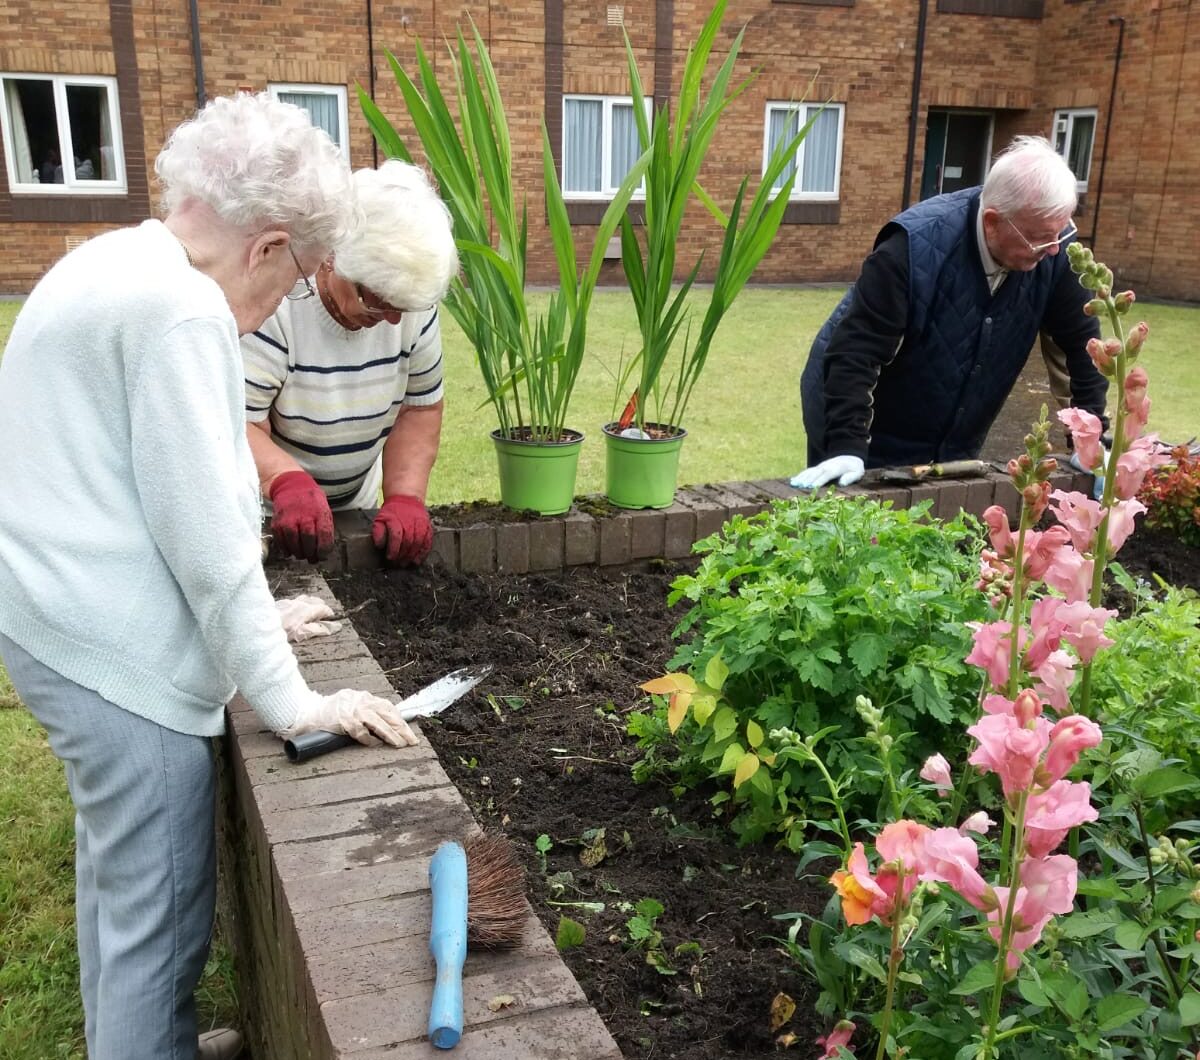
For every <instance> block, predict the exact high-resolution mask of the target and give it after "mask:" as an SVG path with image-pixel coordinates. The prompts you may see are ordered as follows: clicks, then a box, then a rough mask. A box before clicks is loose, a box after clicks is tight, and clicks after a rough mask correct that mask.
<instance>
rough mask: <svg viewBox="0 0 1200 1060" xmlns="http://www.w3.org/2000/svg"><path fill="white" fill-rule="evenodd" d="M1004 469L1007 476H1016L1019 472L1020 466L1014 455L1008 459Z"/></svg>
mask: <svg viewBox="0 0 1200 1060" xmlns="http://www.w3.org/2000/svg"><path fill="white" fill-rule="evenodd" d="M1006 470H1007V471H1008V477H1009V478H1016V477H1017V476H1018V475H1019V474H1020V473H1021V467H1020V465H1019V464H1018V463H1017V461H1016V458H1015V457H1014V458H1013V459H1011V460H1009V462H1008V464H1007V467H1006Z"/></svg>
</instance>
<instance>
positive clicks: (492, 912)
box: [429, 835, 525, 1049]
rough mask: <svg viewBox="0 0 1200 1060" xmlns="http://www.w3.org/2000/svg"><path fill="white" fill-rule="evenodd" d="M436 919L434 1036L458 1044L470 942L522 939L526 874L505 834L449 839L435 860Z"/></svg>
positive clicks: (445, 1044)
mask: <svg viewBox="0 0 1200 1060" xmlns="http://www.w3.org/2000/svg"><path fill="white" fill-rule="evenodd" d="M429 887H430V890H431V891H432V892H433V918H432V923H431V926H430V931H429V952H430V953H431V954H432V955H433V960H434V963H435V964H436V965H437V979H436V981H435V983H434V988H433V1001H432V1003H431V1004H430V1006H429V1040H430V1042H431V1043H432V1044H433V1045H434V1046H435V1047H436V1048H438V1049H453V1048H454V1047H455V1046H456V1045H457V1044H458V1042H459V1039H461V1038H462V1029H463V991H462V972H463V965H464V963H465V962H466V959H467V943H468V941H470V942H471V943H472V944H473V945H477V946H482V947H484V948H488V949H493V948H499V947H503V946H514V945H516V944H517V943H519V942H520V941H521V935H522V933H523V931H524V923H525V897H524V890H525V888H524V878H523V874H522V872H521V867H520V865H518V864H517V861H516V859H515V858H514V857H513V855H512V850H511V849H510V848H509V846H508V844H507V843H506V842H505V841H504V840H503V839H497V838H495V837H493V836H486V835H478V836H473V837H471V838H469V839H468V840H467V841H466V844H465V846H464V844H462V843H456V842H453V841H450V842H446V843H443V844H442V845H441V846H439V847H438V849H437V852H436V853H435V854H434V855H433V860H432V861H431V862H430V863H429Z"/></svg>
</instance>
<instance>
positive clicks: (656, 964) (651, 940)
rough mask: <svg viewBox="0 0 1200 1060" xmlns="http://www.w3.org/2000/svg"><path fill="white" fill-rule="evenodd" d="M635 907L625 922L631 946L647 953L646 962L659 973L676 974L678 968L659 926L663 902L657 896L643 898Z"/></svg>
mask: <svg viewBox="0 0 1200 1060" xmlns="http://www.w3.org/2000/svg"><path fill="white" fill-rule="evenodd" d="M633 908H634V915H633V916H631V917H630V918H629V919H628V920H627V921H626V922H625V933H626V935H627V936H628V945H629V948H630V949H636V950H641V951H642V952H643V953H645V955H646V963H647V964H648V965H650V967H651V968H653V969H654V970H655V971H656V972H658V973H659V975H675V974H676V970H675V969H674V968H672V967H671V962H670V960H669V959H668V958H667V954H666V951H665V950H664V948H663V936H662V932H661V931H660V930H659V928H658V918H659V917H660V916H662V915H663V904H662V902H660V901H658V899H657V898H643V899H642V900H641V901H640V902H637V903H635V904H634V907H633Z"/></svg>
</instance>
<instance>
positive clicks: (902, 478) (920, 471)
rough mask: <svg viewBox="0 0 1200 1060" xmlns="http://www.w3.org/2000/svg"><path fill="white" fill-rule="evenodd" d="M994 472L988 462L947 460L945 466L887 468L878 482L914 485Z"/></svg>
mask: <svg viewBox="0 0 1200 1060" xmlns="http://www.w3.org/2000/svg"><path fill="white" fill-rule="evenodd" d="M991 470H992V465H991V464H989V463H988V462H987V461H986V460H947V461H946V462H945V463H943V464H916V465H914V466H912V467H885V468H881V469H880V470H879V471H878V473H877V474H878V478H877V481H879V482H898V483H901V484H903V485H912V484H914V483H917V482H928V481H930V480H933V479H943V478H979V477H981V476H983V475H986V474H987V473H988V472H989V471H991Z"/></svg>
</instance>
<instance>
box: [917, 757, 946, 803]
mask: <svg viewBox="0 0 1200 1060" xmlns="http://www.w3.org/2000/svg"><path fill="white" fill-rule="evenodd" d="M920 776H921V779H922V780H925V781H928V782H929V783H930V784H932V785H933V786H934V787H935V788H937V792H938V794H939V795H946V794H949V793H950V792H951V791H953V790H954V780H953V778H952V777H951V776H950V763H949V762H947V761H946V759H945V756H944V755H941V754H936V755H930V756H929V757H928V758H926V759H925V764H924V765H923V766H921V774H920Z"/></svg>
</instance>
